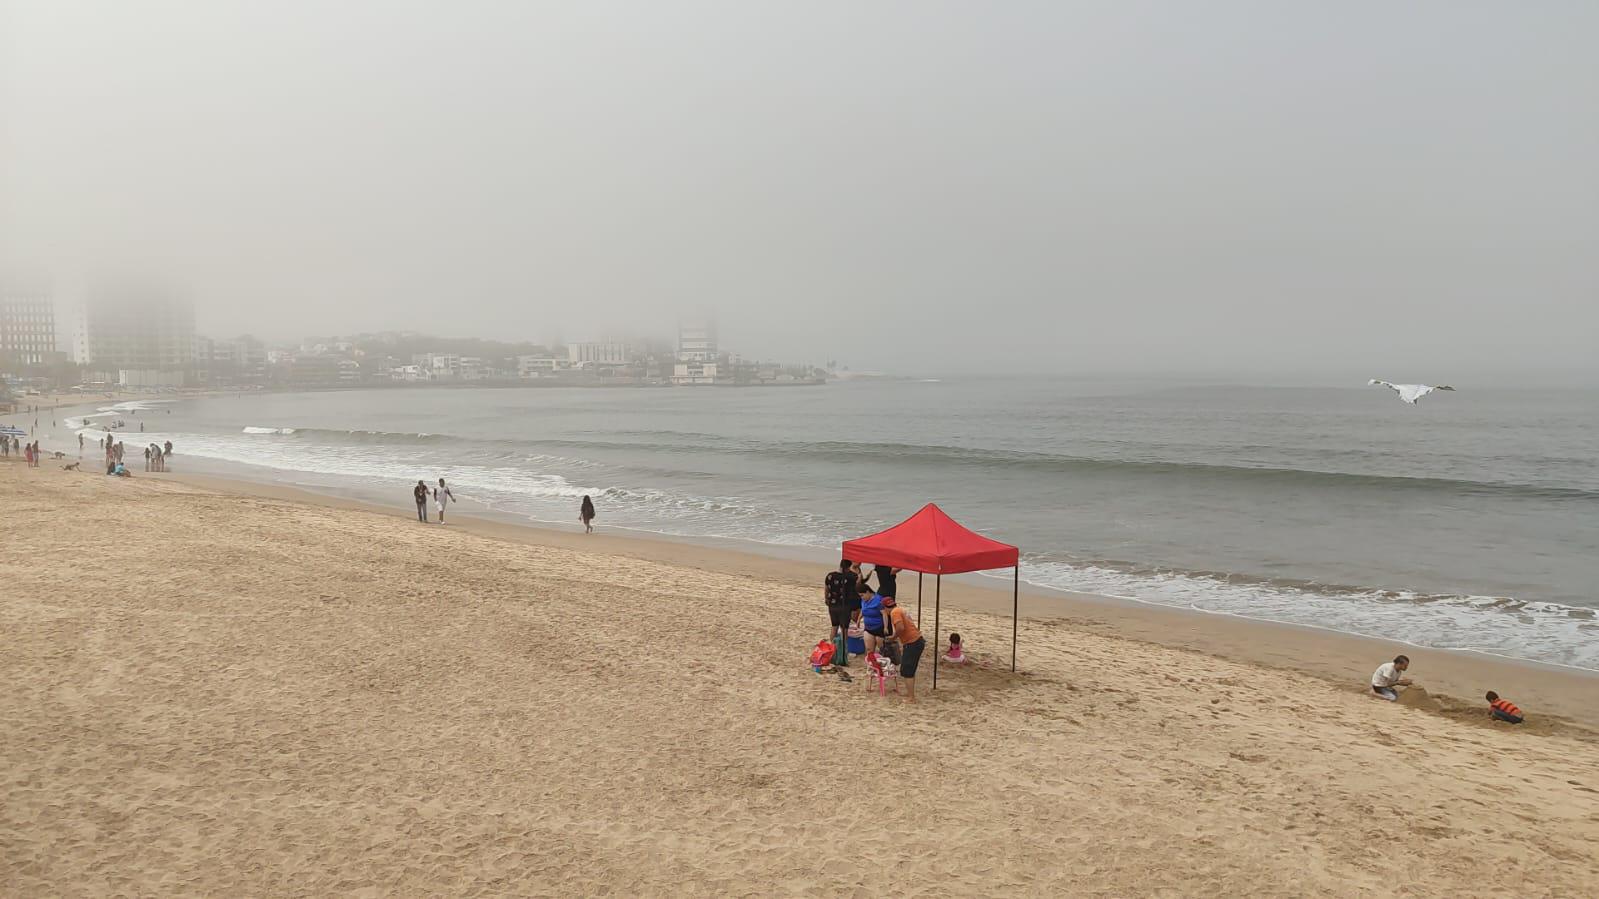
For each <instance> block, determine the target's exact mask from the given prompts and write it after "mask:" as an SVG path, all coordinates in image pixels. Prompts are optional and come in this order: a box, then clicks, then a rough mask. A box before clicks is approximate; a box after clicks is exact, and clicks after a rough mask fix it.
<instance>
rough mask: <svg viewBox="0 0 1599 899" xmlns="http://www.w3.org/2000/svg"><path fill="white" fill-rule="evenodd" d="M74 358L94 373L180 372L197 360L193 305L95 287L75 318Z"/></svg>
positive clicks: (181, 300)
mask: <svg viewBox="0 0 1599 899" xmlns="http://www.w3.org/2000/svg"><path fill="white" fill-rule="evenodd" d="M76 352H77V356H78V361H79V362H81V363H82V364H84V365H86V366H89V367H90V368H91V369H93V370H96V371H103V372H110V371H118V370H132V371H182V370H185V369H188V368H190V367H192V366H193V365H194V363H195V338H194V304H193V303H191V302H190V301H189V300H187V299H185V298H183V297H178V296H173V295H172V294H169V293H161V292H150V291H105V290H101V291H96V292H94V293H91V294H90V295H89V298H88V299H87V300H86V301H85V302H84V304H83V310H82V313H81V315H80V317H79V321H78V335H77V349H76Z"/></svg>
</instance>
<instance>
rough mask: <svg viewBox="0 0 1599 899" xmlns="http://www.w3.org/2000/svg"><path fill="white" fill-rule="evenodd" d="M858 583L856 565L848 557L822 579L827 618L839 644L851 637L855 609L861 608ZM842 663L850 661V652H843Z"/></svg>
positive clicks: (823, 600) (840, 662)
mask: <svg viewBox="0 0 1599 899" xmlns="http://www.w3.org/2000/svg"><path fill="white" fill-rule="evenodd" d="M857 584H858V581H857V576H856V574H855V568H854V565H853V564H852V563H851V562H850V560H848V559H842V560H840V561H839V563H838V570H837V571H829V572H828V573H827V578H826V579H825V580H823V581H822V602H824V603H826V604H827V618H828V621H829V622H830V623H831V624H832V627H833V630H834V631H835V632H836V633H837V636H838V645H839V646H843V645H844V641H845V640H846V639H848V637H849V623H850V619H852V618H854V617H855V616H854V610H855V609H859V608H860V605H861V600H860V597H859V596H858V595H856V593H855V588H856V586H857ZM839 655H840V656H842V660H841V661H839V662H838V664H840V665H845V664H848V663H849V653H848V652H841V653H839Z"/></svg>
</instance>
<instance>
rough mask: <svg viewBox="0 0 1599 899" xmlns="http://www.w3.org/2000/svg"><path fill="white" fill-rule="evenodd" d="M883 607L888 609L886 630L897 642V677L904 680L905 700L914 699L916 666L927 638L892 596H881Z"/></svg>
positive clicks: (919, 661)
mask: <svg viewBox="0 0 1599 899" xmlns="http://www.w3.org/2000/svg"><path fill="white" fill-rule="evenodd" d="M883 608H884V609H887V610H888V632H889V635H890V636H892V637H893V638H894V641H895V642H896V643H898V644H899V679H900V680H902V681H904V682H905V701H906V702H915V701H916V666H917V665H919V664H921V661H922V651H923V650H925V649H926V648H927V638H926V637H923V636H922V632H921V630H920V629H919V628H917V627H916V622H914V621H912V620H911V616H909V615H907V614H905V610H904V609H902V608H900V607H899V603H898V602H897V601H895V599H894V597H892V596H885V597H883Z"/></svg>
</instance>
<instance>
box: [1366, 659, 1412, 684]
mask: <svg viewBox="0 0 1599 899" xmlns="http://www.w3.org/2000/svg"><path fill="white" fill-rule="evenodd" d="M1404 676H1405V675H1404V673H1403V672H1401V671H1400V670H1399V666H1397V665H1395V664H1394V663H1393V662H1383V663H1382V664H1381V665H1378V666H1377V670H1376V671H1373V672H1372V673H1371V685H1372V686H1373V687H1392V686H1393V685H1394V684H1397V683H1399V679H1400V678H1402V677H1404Z"/></svg>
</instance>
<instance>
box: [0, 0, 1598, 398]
mask: <svg viewBox="0 0 1599 899" xmlns="http://www.w3.org/2000/svg"><path fill="white" fill-rule="evenodd" d="M1596 39H1599V5H1595V4H1579V3H1545V4H1539V5H1537V6H1536V7H1512V6H1500V5H1491V4H1475V5H1462V4H1447V3H1441V2H1434V3H1417V4H1409V5H1404V6H1398V7H1395V6H1391V5H1385V4H1375V3H1370V4H1353V5H1348V4H1346V5H1338V6H1335V7H1334V6H1328V7H1325V8H1308V7H1287V6H1281V5H1276V4H1269V3H1242V2H1233V3H1222V4H1207V5H1204V6H1203V7H1201V6H1189V5H1178V4H1171V3H1168V4H1160V3H1129V4H1114V5H1110V4H1056V3H1021V2H1018V3H1012V4H1005V5H1003V6H997V7H984V8H979V7H976V6H969V5H965V4H955V3H923V4H916V5H914V6H912V5H910V4H882V5H874V6H870V7H857V6H850V7H844V6H840V7H827V6H818V5H814V4H794V3H783V4H760V5H746V4H736V3H697V2H696V3H688V2H683V3H673V4H631V5H619V6H610V7H605V8H603V9H602V8H598V7H594V6H590V5H581V6H576V5H572V6H565V5H553V4H550V5H546V4H511V3H505V4H501V3H470V4H458V5H454V6H451V7H449V8H447V9H446V8H443V7H435V6H431V5H426V4H411V3H349V4H339V5H336V6H327V7H325V6H322V5H316V4H308V3H280V4H273V5H270V6H265V5H259V4H246V3H211V4H203V5H201V4H187V3H178V2H168V3H144V4H137V5H122V4H114V3H94V2H89V3H72V2H61V3H54V2H19V0H0V197H4V198H5V199H4V202H0V271H16V272H23V273H28V274H30V275H31V274H34V273H44V275H45V276H46V277H48V278H49V279H50V280H51V281H52V282H53V283H54V284H55V285H56V291H55V292H56V294H57V297H58V305H62V304H63V302H70V301H71V299H72V298H73V295H74V294H75V293H76V292H78V291H81V289H82V285H84V284H86V283H88V282H91V281H94V280H97V279H100V278H103V277H105V275H106V273H108V272H111V273H132V276H133V277H134V278H137V279H142V280H145V281H147V282H154V283H158V284H163V285H168V286H170V289H173V290H177V291H182V292H184V293H186V294H187V295H188V296H190V297H192V298H193V300H194V302H195V304H196V309H197V318H198V322H197V324H198V326H199V329H200V331H201V332H202V333H206V334H209V335H214V336H219V337H221V336H232V335H236V334H240V333H246V332H248V333H253V334H257V335H259V336H262V337H264V338H268V339H287V338H298V337H301V336H305V335H310V334H351V333H356V332H363V331H366V332H373V331H384V330H414V331H419V332H423V333H436V334H438V335H440V336H462V337H465V336H477V337H492V338H496V339H506V340H532V341H538V342H546V341H549V340H551V339H553V338H555V337H557V336H559V337H563V338H565V339H567V340H583V339H593V338H597V337H599V336H601V335H604V334H612V333H625V334H634V335H640V336H669V335H670V333H671V329H672V326H673V324H674V322H675V321H676V320H677V319H678V318H679V317H681V316H685V315H693V314H697V313H701V312H712V313H714V314H715V315H716V317H717V319H718V322H719V325H720V329H721V334H722V342H723V344H724V346H725V347H726V348H728V349H731V350H734V351H736V352H739V353H741V354H742V355H744V356H746V357H751V358H763V359H781V360H784V361H790V362H796V363H799V362H812V363H821V362H824V361H826V360H827V359H837V360H838V361H839V362H840V363H841V364H847V365H849V366H851V367H852V368H856V369H885V370H890V371H898V372H907V373H925V374H938V373H980V372H1061V373H1067V374H1077V373H1083V372H1107V373H1114V374H1147V375H1151V376H1161V375H1170V374H1177V373H1187V374H1192V375H1195V376H1201V377H1229V376H1241V375H1245V374H1248V375H1250V376H1253V377H1258V378H1261V379H1263V380H1273V379H1280V380H1282V381H1283V382H1285V383H1287V382H1298V381H1302V380H1306V379H1310V380H1316V381H1336V382H1337V383H1343V382H1344V381H1345V380H1346V379H1347V380H1353V379H1357V378H1358V379H1363V378H1365V377H1373V376H1375V377H1385V378H1389V379H1392V380H1401V381H1402V380H1422V381H1433V382H1440V381H1442V382H1453V383H1456V384H1459V383H1462V382H1467V383H1469V382H1471V381H1472V380H1474V379H1475V380H1476V381H1478V382H1480V383H1488V382H1491V381H1492V380H1493V379H1494V378H1496V377H1509V376H1514V377H1515V378H1516V379H1517V380H1518V382H1527V383H1531V382H1538V381H1553V380H1560V379H1564V378H1571V379H1576V380H1579V381H1582V382H1584V383H1593V382H1599V353H1595V351H1594V346H1595V344H1596V338H1599V261H1596V260H1599V165H1595V162H1594V160H1596V159H1599V55H1596V54H1594V53H1593V52H1592V48H1593V46H1594V45H1595V42H1596ZM69 328H70V322H69V321H62V322H60V323H58V335H59V336H60V337H62V338H64V337H65V336H66V335H67V334H69V333H70V331H69Z"/></svg>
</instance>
